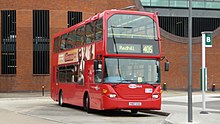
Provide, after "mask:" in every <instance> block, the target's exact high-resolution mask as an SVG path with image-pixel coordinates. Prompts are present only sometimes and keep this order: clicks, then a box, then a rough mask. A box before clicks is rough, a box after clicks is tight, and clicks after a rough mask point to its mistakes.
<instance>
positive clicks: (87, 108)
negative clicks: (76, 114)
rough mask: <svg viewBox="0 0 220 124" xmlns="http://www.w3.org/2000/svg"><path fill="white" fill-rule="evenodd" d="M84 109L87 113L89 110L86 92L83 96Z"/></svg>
mask: <svg viewBox="0 0 220 124" xmlns="http://www.w3.org/2000/svg"><path fill="white" fill-rule="evenodd" d="M84 110H85V111H86V112H87V113H90V112H91V110H90V100H89V94H87V95H86V96H85V98H84Z"/></svg>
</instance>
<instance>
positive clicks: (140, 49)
mask: <svg viewBox="0 0 220 124" xmlns="http://www.w3.org/2000/svg"><path fill="white" fill-rule="evenodd" d="M156 27H157V26H156V22H155V21H154V20H153V19H152V18H150V17H148V16H142V15H128V14H116V15H113V16H112V17H110V18H109V20H108V39H107V52H108V53H116V54H118V53H122V54H126V53H129V54H150V55H155V54H158V53H159V46H158V35H157V28H156Z"/></svg>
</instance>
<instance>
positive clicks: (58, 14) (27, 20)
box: [0, 0, 220, 92]
mask: <svg viewBox="0 0 220 124" xmlns="http://www.w3.org/2000/svg"><path fill="white" fill-rule="evenodd" d="M137 1H138V0H103V1H100V0H28V1H27V0H17V1H9V0H1V1H0V10H16V16H17V20H16V23H17V25H16V27H17V42H16V43H17V46H16V48H17V72H16V74H15V75H3V74H0V92H14V91H40V90H41V86H42V85H44V86H45V88H46V90H50V76H49V74H48V75H33V26H32V25H33V17H32V10H49V13H50V38H52V36H53V34H55V33H57V32H59V31H61V30H63V29H65V28H66V27H67V12H68V11H80V12H82V13H83V20H85V19H87V18H88V17H90V16H92V15H94V14H95V13H99V12H102V11H103V10H106V9H112V8H115V9H118V8H123V7H126V6H129V5H135V4H136V2H137ZM82 5H83V6H82ZM0 18H1V16H0ZM0 21H1V19H0ZM0 26H1V25H0ZM0 34H1V28H0ZM161 35H162V52H163V55H165V56H166V57H167V58H168V59H169V61H170V71H169V72H164V71H163V62H162V69H161V72H162V75H161V76H162V83H167V88H168V89H181V90H186V89H187V86H188V44H187V41H188V39H187V38H181V37H176V36H173V35H172V34H169V33H167V32H165V31H161ZM213 35H214V38H213V40H214V41H213V47H212V48H207V53H206V55H207V56H206V62H207V67H208V87H209V88H211V85H212V83H215V84H216V88H218V89H220V72H219V70H220V67H219V66H218V65H217V64H218V63H220V56H218V55H219V54H220V52H219V49H220V43H219V41H220V31H219V29H218V30H216V31H215V33H214V34H213ZM200 41H201V37H200V38H196V39H194V40H193V42H194V44H193V57H192V59H193V61H192V62H193V65H192V67H193V69H192V74H193V80H192V84H193V89H199V88H200V79H199V69H200V67H201V42H200ZM0 49H1V47H0ZM0 60H1V56H0ZM0 64H1V61H0Z"/></svg>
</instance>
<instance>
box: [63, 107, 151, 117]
mask: <svg viewBox="0 0 220 124" xmlns="http://www.w3.org/2000/svg"><path fill="white" fill-rule="evenodd" d="M64 107H67V108H70V109H74V110H77V111H81V112H85V113H87V112H86V111H85V110H84V108H83V107H79V106H75V105H70V104H65V105H64ZM89 114H96V115H99V116H109V117H110V116H111V117H154V116H155V115H152V114H151V113H147V112H143V111H140V112H138V113H136V114H135V113H131V112H130V110H91V113H89Z"/></svg>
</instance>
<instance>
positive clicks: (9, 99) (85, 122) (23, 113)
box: [0, 93, 167, 124]
mask: <svg viewBox="0 0 220 124" xmlns="http://www.w3.org/2000/svg"><path fill="white" fill-rule="evenodd" d="M40 95H41V94H40V93H39V95H36V94H34V95H30V94H26V95H25V94H23V95H22V94H20V93H19V94H2V93H0V118H1V122H0V123H1V124H39V123H41V124H57V123H62V124H146V123H149V124H151V123H154V124H160V123H163V121H164V120H165V118H166V117H167V116H163V115H160V114H151V113H146V112H139V113H138V114H131V113H130V111H94V113H91V114H87V113H86V112H85V111H83V110H82V108H80V107H76V106H67V107H60V106H58V105H57V103H56V102H54V101H52V99H51V98H50V97H49V96H46V97H39V96H40Z"/></svg>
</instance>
